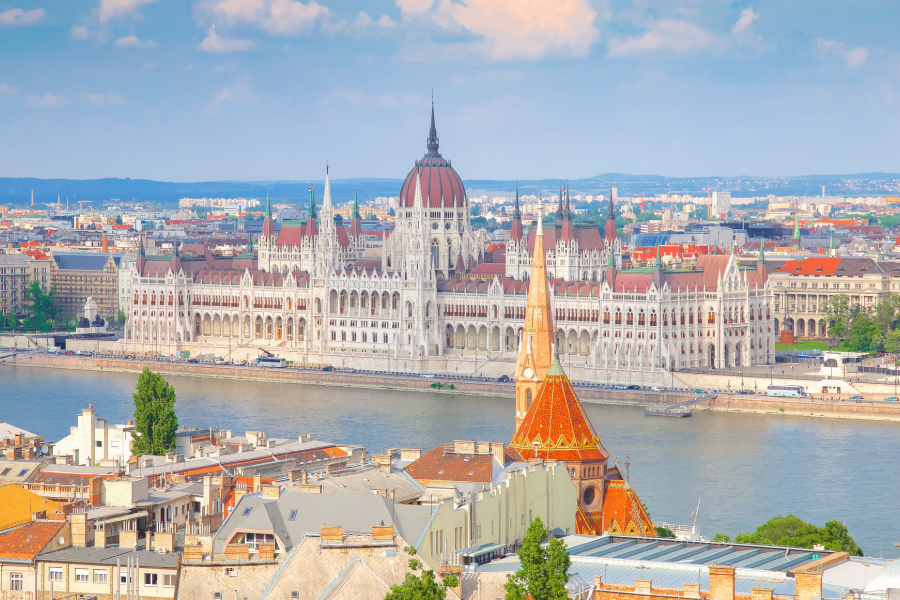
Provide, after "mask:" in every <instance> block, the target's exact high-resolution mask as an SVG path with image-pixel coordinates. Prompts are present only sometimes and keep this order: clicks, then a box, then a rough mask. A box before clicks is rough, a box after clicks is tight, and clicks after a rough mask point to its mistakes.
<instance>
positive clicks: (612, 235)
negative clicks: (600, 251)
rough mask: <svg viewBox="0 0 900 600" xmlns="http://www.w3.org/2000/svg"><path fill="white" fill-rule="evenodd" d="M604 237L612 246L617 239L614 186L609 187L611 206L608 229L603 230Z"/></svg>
mask: <svg viewBox="0 0 900 600" xmlns="http://www.w3.org/2000/svg"><path fill="white" fill-rule="evenodd" d="M603 238H604V240H606V242H607V243H608V244H609V247H610V248H612V245H613V241H615V239H616V207H615V205H614V204H613V190H612V188H609V208H608V211H607V213H606V229H605V230H604V232H603Z"/></svg>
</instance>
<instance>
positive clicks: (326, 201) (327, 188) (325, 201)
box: [322, 163, 331, 208]
mask: <svg viewBox="0 0 900 600" xmlns="http://www.w3.org/2000/svg"><path fill="white" fill-rule="evenodd" d="M326 207H328V208H331V181H330V180H329V179H328V163H325V195H324V197H323V198H322V208H326Z"/></svg>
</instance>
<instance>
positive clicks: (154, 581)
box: [144, 573, 159, 587]
mask: <svg viewBox="0 0 900 600" xmlns="http://www.w3.org/2000/svg"><path fill="white" fill-rule="evenodd" d="M158 583H159V573H144V585H145V586H147V587H155V586H156V585H158Z"/></svg>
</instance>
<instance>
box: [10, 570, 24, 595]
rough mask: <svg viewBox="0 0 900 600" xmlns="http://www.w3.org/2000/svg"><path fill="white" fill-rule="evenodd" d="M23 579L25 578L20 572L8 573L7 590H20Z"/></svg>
mask: <svg viewBox="0 0 900 600" xmlns="http://www.w3.org/2000/svg"><path fill="white" fill-rule="evenodd" d="M24 580H25V578H24V576H23V575H22V574H21V573H10V574H9V591H11V592H21V591H22V585H23V582H24Z"/></svg>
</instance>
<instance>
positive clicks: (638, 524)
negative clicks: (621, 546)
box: [590, 479, 656, 537]
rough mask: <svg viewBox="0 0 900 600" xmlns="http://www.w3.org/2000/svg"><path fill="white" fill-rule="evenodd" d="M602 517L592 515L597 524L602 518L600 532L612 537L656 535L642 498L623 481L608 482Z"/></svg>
mask: <svg viewBox="0 0 900 600" xmlns="http://www.w3.org/2000/svg"><path fill="white" fill-rule="evenodd" d="M601 515H602V516H601ZM601 515H590V518H591V520H592V521H595V522H596V520H598V519H599V518H602V527H601V528H599V529H598V531H605V532H607V533H610V534H612V535H636V536H648V537H652V536H655V535H656V528H655V527H654V526H653V522H652V521H650V517H648V516H647V511H645V510H644V506H643V504H641V500H640V498H638V495H637V493H635V491H634V489H633V488H632V487H631V485H630V484H629V483H628V482H627V481H625V480H623V479H608V480H607V482H606V493H605V495H604V498H603V512H602V513H601Z"/></svg>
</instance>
